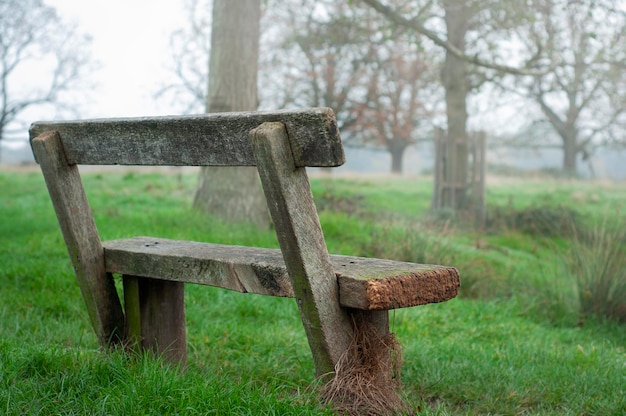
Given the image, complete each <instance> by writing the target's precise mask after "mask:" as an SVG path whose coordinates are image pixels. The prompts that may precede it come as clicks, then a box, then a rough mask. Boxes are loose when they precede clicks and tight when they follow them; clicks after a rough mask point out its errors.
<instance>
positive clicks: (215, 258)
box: [103, 237, 459, 310]
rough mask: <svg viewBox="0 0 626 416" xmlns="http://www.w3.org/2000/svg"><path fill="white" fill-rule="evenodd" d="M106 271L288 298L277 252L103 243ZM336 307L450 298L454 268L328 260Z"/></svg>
mask: <svg viewBox="0 0 626 416" xmlns="http://www.w3.org/2000/svg"><path fill="white" fill-rule="evenodd" d="M103 246H104V250H105V261H106V269H107V271H108V272H110V273H119V274H130V275H135V276H143V277H151V278H154V279H168V280H175V281H179V282H187V283H196V284H201V285H209V286H217V287H221V288H224V289H231V290H235V291H238V292H243V293H257V294H261V295H271V296H283V297H293V296H294V295H293V289H292V288H291V283H290V280H289V275H288V273H287V268H286V266H285V262H284V260H283V256H282V253H281V252H280V250H278V249H269V248H256V247H242V246H230V245H221V244H211V243H199V242H193V241H177V240H168V239H163V238H153V237H134V238H129V239H123V240H112V241H105V242H104V243H103ZM330 260H331V263H332V265H333V269H334V272H335V275H336V277H337V282H338V285H339V300H340V303H341V305H342V306H345V307H350V308H356V309H366V310H387V309H398V308H407V307H411V306H418V305H423V304H427V303H437V302H444V301H446V300H450V299H452V298H454V297H455V296H456V295H457V294H458V290H459V273H458V271H457V270H456V269H455V268H454V267H446V266H438V265H423V264H415V263H406V262H399V261H394V260H383V259H372V258H364V257H355V256H341V255H331V256H330Z"/></svg>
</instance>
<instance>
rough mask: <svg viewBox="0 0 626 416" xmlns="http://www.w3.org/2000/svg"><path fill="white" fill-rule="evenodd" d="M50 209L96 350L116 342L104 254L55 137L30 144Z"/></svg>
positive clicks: (113, 294)
mask: <svg viewBox="0 0 626 416" xmlns="http://www.w3.org/2000/svg"><path fill="white" fill-rule="evenodd" d="M32 146H33V152H34V153H35V155H36V156H37V159H38V160H39V164H40V165H41V170H42V172H43V175H44V178H45V180H46V185H47V186H48V192H49V194H50V198H51V200H52V205H53V206H54V209H55V211H56V215H57V219H58V220H59V225H60V226H61V231H62V233H63V238H64V239H65V244H66V245H67V250H68V252H69V255H70V259H71V261H72V264H73V266H74V270H75V271H76V277H77V279H78V285H79V287H80V290H81V293H82V295H83V299H84V300H85V304H86V306H87V311H88V313H89V318H90V320H91V324H92V326H93V328H94V330H95V332H96V335H97V337H98V340H99V342H100V344H101V345H102V346H107V345H110V344H115V343H116V342H118V341H121V340H122V338H123V332H124V317H123V313H122V307H121V304H120V300H119V297H118V296H117V291H116V290H115V285H114V283H113V279H112V277H111V275H110V274H108V273H107V272H106V270H105V267H104V251H103V248H102V245H101V243H100V237H99V236H98V230H97V229H96V224H95V222H94V220H93V216H92V214H91V208H90V207H89V203H88V201H87V197H86V195H85V191H84V189H83V186H82V183H81V180H80V175H79V173H78V169H77V167H76V166H74V165H69V164H68V162H67V160H66V159H65V154H64V152H63V146H62V144H61V139H60V137H59V135H58V133H55V132H47V133H44V134H42V135H41V136H37V137H36V138H35V139H33V141H32Z"/></svg>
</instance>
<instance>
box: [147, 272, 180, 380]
mask: <svg viewBox="0 0 626 416" xmlns="http://www.w3.org/2000/svg"><path fill="white" fill-rule="evenodd" d="M138 283H139V309H140V316H141V318H140V321H141V346H142V348H143V349H144V350H148V351H152V352H153V353H154V354H156V355H158V356H161V357H163V359H164V360H165V361H166V362H168V363H174V364H177V365H179V366H181V368H185V367H186V364H187V325H186V322H185V285H184V283H182V282H172V281H169V280H157V279H145V278H140V279H138Z"/></svg>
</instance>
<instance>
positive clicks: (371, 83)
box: [263, 0, 437, 172]
mask: <svg viewBox="0 0 626 416" xmlns="http://www.w3.org/2000/svg"><path fill="white" fill-rule="evenodd" d="M296 3H297V4H296ZM284 6H285V7H281V8H276V9H274V10H270V11H269V12H268V13H269V14H271V15H272V17H271V18H268V21H271V22H272V23H273V24H276V22H277V21H278V22H280V25H281V26H280V27H281V31H280V33H277V34H274V35H272V38H274V39H275V46H274V47H269V48H268V51H272V52H273V53H272V55H273V56H272V58H271V59H269V60H267V61H266V62H267V70H265V71H263V73H264V74H265V75H264V80H265V82H264V85H268V86H271V87H268V88H266V89H265V91H269V92H270V93H271V94H272V95H271V96H269V100H268V101H270V102H277V103H279V105H280V106H299V107H307V106H327V107H331V108H333V110H335V112H336V113H337V118H338V123H339V127H340V129H341V131H342V136H343V139H344V142H345V143H346V145H347V146H354V147H372V146H373V147H382V148H384V149H385V150H387V151H388V152H389V153H390V154H391V156H392V166H391V169H392V171H393V172H401V171H402V159H403V155H404V151H405V150H406V148H407V147H408V146H410V145H412V144H413V143H415V142H416V141H417V140H418V134H419V133H418V127H420V126H422V125H426V124H429V123H427V122H426V123H425V122H424V121H425V120H426V119H430V115H431V113H432V110H431V109H429V108H427V107H429V106H427V105H426V104H425V103H426V102H428V101H430V102H436V101H437V100H433V99H432V97H433V94H434V93H435V92H436V91H434V90H436V88H432V85H433V84H432V82H430V81H432V79H433V76H434V72H435V71H433V69H434V68H435V67H436V64H435V62H436V60H435V59H432V60H431V61H430V62H427V60H428V59H429V58H432V55H428V54H424V51H420V48H421V43H420V42H417V41H416V39H414V38H411V36H412V34H411V33H407V31H406V30H402V29H400V30H398V29H396V28H394V27H393V26H391V25H390V24H389V23H388V22H387V20H386V19H384V18H382V17H381V16H380V15H378V13H375V12H374V11H373V10H371V9H370V8H368V7H362V6H361V7H359V6H358V5H355V4H348V3H344V2H332V1H321V2H320V1H311V0H303V1H300V2H295V1H294V2H290V3H288V5H284ZM296 6H297V7H296ZM303 11H305V12H304V13H303ZM283 27H284V28H287V30H284V29H282V28H283ZM418 51H419V52H418ZM429 84H430V85H429ZM429 99H430V100H429ZM430 107H432V106H430ZM421 133H423V132H421Z"/></svg>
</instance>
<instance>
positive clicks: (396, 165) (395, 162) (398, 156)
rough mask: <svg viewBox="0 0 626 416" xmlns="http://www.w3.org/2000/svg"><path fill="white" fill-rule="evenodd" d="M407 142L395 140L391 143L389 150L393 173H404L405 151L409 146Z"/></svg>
mask: <svg viewBox="0 0 626 416" xmlns="http://www.w3.org/2000/svg"><path fill="white" fill-rule="evenodd" d="M405 143H406V142H401V141H399V140H394V141H392V142H391V143H390V146H389V147H388V148H387V150H388V151H389V154H390V155H391V173H402V171H403V169H404V167H403V160H404V151H405V150H406V148H407V146H406V145H405Z"/></svg>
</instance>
